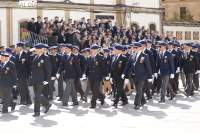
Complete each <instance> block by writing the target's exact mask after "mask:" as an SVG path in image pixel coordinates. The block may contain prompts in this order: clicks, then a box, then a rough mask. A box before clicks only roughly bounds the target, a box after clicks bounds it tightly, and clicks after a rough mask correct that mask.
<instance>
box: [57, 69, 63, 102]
mask: <svg viewBox="0 0 200 133" xmlns="http://www.w3.org/2000/svg"><path fill="white" fill-rule="evenodd" d="M63 91H64V88H63V73H61V74H60V77H59V79H58V97H59V98H60V99H62V96H63Z"/></svg>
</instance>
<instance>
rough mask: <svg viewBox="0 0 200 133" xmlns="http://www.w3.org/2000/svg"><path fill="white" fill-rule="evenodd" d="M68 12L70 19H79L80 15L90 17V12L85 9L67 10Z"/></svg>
mask: <svg viewBox="0 0 200 133" xmlns="http://www.w3.org/2000/svg"><path fill="white" fill-rule="evenodd" d="M69 14H70V18H71V19H72V20H80V19H81V18H82V17H85V18H86V19H88V18H90V12H85V11H69Z"/></svg>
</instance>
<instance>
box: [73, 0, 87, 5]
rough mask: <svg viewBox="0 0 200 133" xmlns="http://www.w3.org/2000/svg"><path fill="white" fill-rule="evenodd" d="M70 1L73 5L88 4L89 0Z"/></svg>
mask: <svg viewBox="0 0 200 133" xmlns="http://www.w3.org/2000/svg"><path fill="white" fill-rule="evenodd" d="M70 1H71V2H74V3H85V4H89V3H90V0H70Z"/></svg>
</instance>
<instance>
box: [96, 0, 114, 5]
mask: <svg viewBox="0 0 200 133" xmlns="http://www.w3.org/2000/svg"><path fill="white" fill-rule="evenodd" d="M94 4H106V5H115V4H116V0H94Z"/></svg>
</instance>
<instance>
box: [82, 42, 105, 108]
mask: <svg viewBox="0 0 200 133" xmlns="http://www.w3.org/2000/svg"><path fill="white" fill-rule="evenodd" d="M99 49H100V46H98V45H97V44H93V45H92V46H91V50H90V51H91V56H90V57H89V58H88V60H87V68H86V75H87V77H88V80H89V84H90V89H91V91H92V100H91V107H90V108H96V100H97V99H100V101H101V105H103V104H104V99H105V96H104V94H103V93H102V90H101V89H102V88H101V87H100V86H101V84H102V80H103V77H105V62H104V59H103V56H101V55H99V53H98V52H99Z"/></svg>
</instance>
